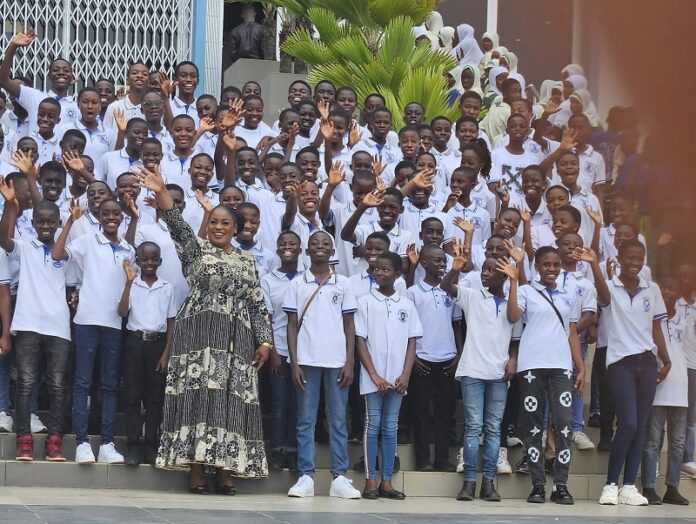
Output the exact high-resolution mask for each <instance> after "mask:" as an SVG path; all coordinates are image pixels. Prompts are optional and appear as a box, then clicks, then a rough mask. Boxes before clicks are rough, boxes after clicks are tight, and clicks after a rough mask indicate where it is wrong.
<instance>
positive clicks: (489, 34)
mask: <svg viewBox="0 0 696 524" xmlns="http://www.w3.org/2000/svg"><path fill="white" fill-rule="evenodd" d="M484 38H488V39H489V40H490V41H491V42H493V47H492V48H491V49H495V48H496V47H498V46H499V45H500V37H499V36H498V33H496V32H494V31H486V32H485V33H483V37H481V40H483V39H484ZM489 52H490V51H489Z"/></svg>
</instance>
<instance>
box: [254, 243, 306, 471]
mask: <svg viewBox="0 0 696 524" xmlns="http://www.w3.org/2000/svg"><path fill="white" fill-rule="evenodd" d="M301 244H302V241H301V240H300V237H299V236H298V235H297V233H295V232H293V231H283V232H282V233H281V234H280V235H279V236H278V242H277V243H276V246H277V249H276V254H277V255H278V258H279V259H280V263H279V265H277V266H276V268H275V269H273V270H272V271H270V272H269V273H267V274H266V275H264V276H263V277H262V278H261V291H263V298H264V300H265V301H266V308H267V309H268V311H269V313H270V315H271V324H272V326H273V347H274V348H275V349H274V351H273V353H272V354H271V375H270V384H271V436H270V441H271V442H270V446H271V456H270V458H269V460H268V466H269V467H270V468H271V469H272V470H274V471H281V470H282V469H285V468H287V469H289V470H290V471H297V393H296V391H295V387H294V386H293V383H292V375H291V373H290V363H289V361H288V358H289V354H288V341H287V333H288V330H287V327H288V316H287V313H285V311H284V310H283V301H284V300H285V296H286V294H287V292H288V289H289V288H290V284H291V282H292V281H293V280H295V279H296V278H299V277H301V276H302V272H301V271H298V266H297V260H298V257H299V256H300V246H301Z"/></svg>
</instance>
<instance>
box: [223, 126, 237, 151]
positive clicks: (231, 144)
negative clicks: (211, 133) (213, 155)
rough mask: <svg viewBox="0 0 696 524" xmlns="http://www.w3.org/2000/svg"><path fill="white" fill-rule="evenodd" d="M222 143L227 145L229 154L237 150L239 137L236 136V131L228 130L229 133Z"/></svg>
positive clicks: (225, 135)
mask: <svg viewBox="0 0 696 524" xmlns="http://www.w3.org/2000/svg"><path fill="white" fill-rule="evenodd" d="M222 143H223V144H225V148H227V152H228V153H231V152H233V151H236V150H237V137H236V136H235V134H234V129H232V128H228V129H227V133H225V134H224V135H222Z"/></svg>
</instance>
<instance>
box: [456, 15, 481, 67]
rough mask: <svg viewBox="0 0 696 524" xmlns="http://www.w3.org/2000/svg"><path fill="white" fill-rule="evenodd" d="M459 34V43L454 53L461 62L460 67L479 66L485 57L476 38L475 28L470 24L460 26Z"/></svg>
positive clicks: (458, 27)
mask: <svg viewBox="0 0 696 524" xmlns="http://www.w3.org/2000/svg"><path fill="white" fill-rule="evenodd" d="M457 34H458V35H459V43H458V44H457V47H455V48H454V53H455V55H456V57H457V60H459V65H461V66H465V65H467V64H474V65H476V66H478V64H479V62H480V61H481V58H482V57H483V51H481V48H480V47H479V45H478V42H477V41H476V38H474V28H473V27H471V26H470V25H469V24H459V25H458V26H457Z"/></svg>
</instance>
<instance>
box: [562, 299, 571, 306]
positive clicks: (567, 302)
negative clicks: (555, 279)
mask: <svg viewBox="0 0 696 524" xmlns="http://www.w3.org/2000/svg"><path fill="white" fill-rule="evenodd" d="M562 300H563V303H564V304H565V305H566V307H570V299H569V298H563V299H562Z"/></svg>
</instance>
